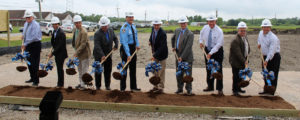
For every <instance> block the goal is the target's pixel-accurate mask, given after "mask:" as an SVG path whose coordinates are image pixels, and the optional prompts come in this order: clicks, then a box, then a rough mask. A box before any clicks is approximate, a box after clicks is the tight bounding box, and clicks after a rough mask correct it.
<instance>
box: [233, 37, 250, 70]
mask: <svg viewBox="0 0 300 120" xmlns="http://www.w3.org/2000/svg"><path fill="white" fill-rule="evenodd" d="M246 39H247V42H248V38H247V37H246ZM248 48H249V50H248V54H249V53H250V44H249V42H248ZM246 59H247V58H246V57H245V44H244V42H243V40H242V38H241V37H240V36H239V35H236V37H235V39H234V40H233V41H232V42H231V45H230V53H229V63H230V64H231V66H232V67H234V68H239V69H244V68H245V62H246Z"/></svg>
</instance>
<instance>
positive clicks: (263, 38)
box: [257, 31, 280, 62]
mask: <svg viewBox="0 0 300 120" xmlns="http://www.w3.org/2000/svg"><path fill="white" fill-rule="evenodd" d="M257 42H258V45H261V50H262V54H263V55H264V56H267V58H266V60H265V61H267V62H268V61H269V60H272V59H273V57H274V55H275V53H279V52H280V41H279V39H278V38H277V36H276V35H275V34H274V33H273V32H271V31H270V32H269V33H267V34H266V35H264V34H263V31H260V32H259V35H258V39H257Z"/></svg>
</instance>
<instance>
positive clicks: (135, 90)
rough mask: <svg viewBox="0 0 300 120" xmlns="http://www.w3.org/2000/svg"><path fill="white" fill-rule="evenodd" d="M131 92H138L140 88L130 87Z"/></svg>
mask: <svg viewBox="0 0 300 120" xmlns="http://www.w3.org/2000/svg"><path fill="white" fill-rule="evenodd" d="M131 91H132V92H140V91H141V89H140V88H135V89H131Z"/></svg>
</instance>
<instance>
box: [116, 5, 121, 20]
mask: <svg viewBox="0 0 300 120" xmlns="http://www.w3.org/2000/svg"><path fill="white" fill-rule="evenodd" d="M116 9H117V15H118V22H120V14H119V9H120V8H119V3H118V4H117V8H116Z"/></svg>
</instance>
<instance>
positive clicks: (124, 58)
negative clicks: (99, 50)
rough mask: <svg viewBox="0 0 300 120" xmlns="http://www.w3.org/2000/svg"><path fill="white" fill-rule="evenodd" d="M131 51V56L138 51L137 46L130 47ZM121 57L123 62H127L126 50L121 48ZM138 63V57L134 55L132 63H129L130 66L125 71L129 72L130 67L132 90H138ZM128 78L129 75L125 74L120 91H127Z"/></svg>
mask: <svg viewBox="0 0 300 120" xmlns="http://www.w3.org/2000/svg"><path fill="white" fill-rule="evenodd" d="M129 49H130V54H131V55H132V54H133V53H134V51H135V49H136V47H135V44H134V45H129ZM120 55H121V58H122V61H125V62H127V55H126V53H125V50H124V48H123V47H121V49H120ZM136 61H137V57H136V55H134V56H133V57H132V58H131V61H130V62H129V64H128V66H127V67H126V68H125V69H124V70H126V71H127V68H128V67H129V71H130V72H129V75H130V89H136V88H137V84H136ZM126 78H127V74H125V75H124V76H123V79H122V80H121V84H120V89H121V90H125V89H126Z"/></svg>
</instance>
